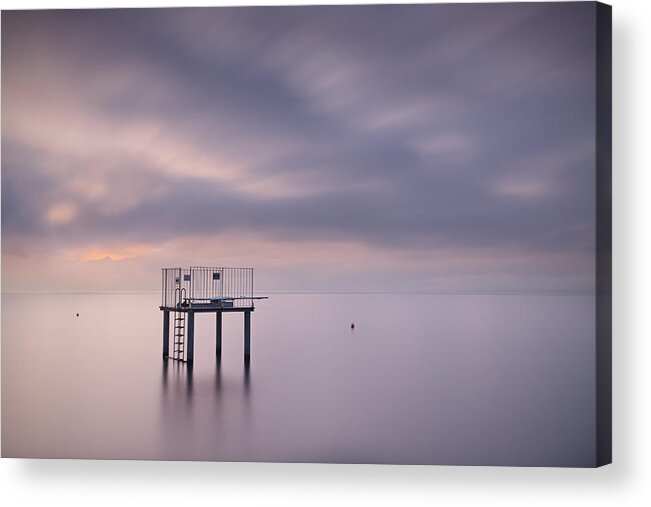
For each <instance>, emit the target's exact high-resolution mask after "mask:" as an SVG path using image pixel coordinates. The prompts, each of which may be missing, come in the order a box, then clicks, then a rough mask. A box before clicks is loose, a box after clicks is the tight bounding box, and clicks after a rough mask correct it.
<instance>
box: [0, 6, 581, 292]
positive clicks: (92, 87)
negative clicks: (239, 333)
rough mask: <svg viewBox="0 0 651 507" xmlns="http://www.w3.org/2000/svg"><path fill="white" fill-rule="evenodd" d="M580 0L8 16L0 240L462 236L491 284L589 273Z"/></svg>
mask: <svg viewBox="0 0 651 507" xmlns="http://www.w3.org/2000/svg"><path fill="white" fill-rule="evenodd" d="M592 9H593V7H592V6H590V5H588V4H586V5H581V4H557V5H554V4H550V5H534V4H496V5H492V6H481V7H480V6H477V5H472V6H466V5H461V4H459V5H434V6H381V7H380V6H371V7H361V6H357V7H310V8H290V7H288V8H237V9H227V8H218V9H174V10H166V9H160V10H137V11H131V10H129V11H127V10H120V9H117V10H104V11H33V12H10V13H5V15H4V16H3V30H2V33H3V41H2V42H3V54H2V62H3V63H2V65H3V69H2V71H3V72H2V75H3V78H2V79H3V83H2V85H3V86H2V102H3V124H2V151H3V162H2V227H3V228H2V233H3V238H2V239H3V255H7V254H10V253H16V252H21V253H23V254H27V255H28V256H29V255H30V253H31V254H33V255H35V256H37V255H40V252H43V251H44V249H45V247H46V246H47V248H49V249H52V251H57V252H60V253H61V254H60V255H61V258H66V259H68V260H70V259H72V261H74V262H81V261H82V260H84V259H86V260H88V259H99V258H109V259H114V260H119V259H123V260H124V259H138V258H141V257H143V258H151V255H152V252H158V253H157V254H156V255H164V252H165V251H166V250H165V249H166V247H165V245H170V244H171V243H170V242H172V243H173V242H175V241H177V240H179V238H185V237H193V238H204V241H205V242H206V244H210V245H212V244H213V243H214V242H216V241H217V239H216V238H228V237H229V235H230V236H235V235H238V236H241V235H243V234H244V235H249V236H250V237H254V238H256V239H255V241H254V240H250V242H251V244H253V243H255V244H256V245H258V248H259V249H260V251H261V252H264V251H265V249H264V247H263V246H261V245H262V243H261V242H263V241H267V242H272V241H283V242H286V243H287V244H288V245H294V249H293V250H292V249H291V248H287V249H286V250H283V252H285V254H284V255H286V257H285V259H286V260H288V262H286V264H289V265H291V264H292V263H293V260H292V259H294V258H295V257H296V258H298V257H299V256H300V257H301V258H306V257H310V256H309V255H306V253H305V251H306V250H305V248H307V247H308V246H309V247H310V248H312V247H313V248H317V249H321V248H322V247H321V246H318V245H321V244H327V245H331V246H332V248H335V249H336V248H337V247H336V245H340V246H341V251H345V252H348V253H349V259H353V258H354V259H363V258H369V257H371V253H369V252H374V254H373V255H377V256H383V255H384V254H383V253H382V252H400V255H398V256H397V257H396V258H397V259H398V258H404V259H411V258H414V257H419V258H420V257H423V258H427V257H428V256H435V255H437V254H436V252H442V251H445V252H447V253H446V255H445V256H444V258H445V259H446V262H447V263H448V266H449V267H450V270H452V265H453V264H454V263H453V259H454V258H455V256H456V257H457V258H461V257H464V258H469V257H474V255H469V254H468V252H470V251H475V252H481V255H484V256H489V257H490V259H491V261H490V262H486V263H482V264H481V265H482V266H483V268H482V269H485V270H486V279H490V280H492V282H491V283H497V282H496V281H495V280H496V279H497V278H499V276H502V277H506V276H507V275H506V273H508V269H506V268H508V266H509V263H508V262H507V259H510V258H516V257H517V258H518V259H521V261H518V262H522V265H523V266H525V265H526V262H527V259H529V261H528V262H529V263H530V266H531V270H529V272H527V270H526V269H522V270H521V271H520V272H519V273H518V276H517V277H516V278H517V280H519V281H517V280H514V279H512V278H513V277H510V279H511V281H510V282H509V283H510V284H515V285H517V284H519V285H521V286H528V285H530V284H537V285H544V283H543V282H541V278H540V277H539V276H536V277H534V276H533V275H532V274H531V272H532V270H534V269H543V271H544V273H546V274H547V276H548V277H550V279H554V280H556V281H558V280H560V279H561V278H562V277H559V276H558V274H559V273H564V274H565V275H567V273H568V269H569V268H570V267H571V268H572V269H575V268H576V269H577V270H578V271H580V272H581V273H582V274H581V276H579V277H578V278H580V279H581V281H580V282H579V281H577V280H576V279H572V280H571V281H568V282H567V284H569V285H572V286H575V285H576V286H578V285H581V286H582V287H583V286H586V284H587V285H589V283H590V282H589V280H590V277H591V275H592V272H591V271H590V264H589V262H588V261H589V259H590V256H591V255H592V254H593V251H594V250H593V238H594V202H593V195H594V146H593V142H592V141H591V140H592V136H593V132H594V92H593V90H592V88H591V86H590V83H592V79H593V76H594V59H593V56H594V55H593V47H592V45H593V36H594V26H593V25H592V24H591V20H592ZM351 244H355V245H356V247H355V248H351V247H350V246H349V245H351ZM134 245H146V246H145V247H142V248H140V247H138V248H136V247H135V246H134ZM345 245H347V246H345ZM329 248H330V247H329ZM70 251H72V252H73V253H72V254H71V253H70ZM292 251H293V252H295V253H294V254H292ZM161 252H163V253H161ZM218 252H219V249H216V250H215V254H218ZM299 252H301V253H299ZM453 252H456V254H455V253H453ZM104 253H106V255H103V254H104ZM188 255H189V256H198V255H199V253H197V252H195V251H193V252H189V253H188ZM261 255H263V254H261ZM70 256H71V257H70ZM543 257H544V258H545V259H546V260H545V261H544V262H542V261H540V259H541V258H543ZM550 259H554V262H548V261H549V260H550ZM157 260H161V261H162V259H160V258H159V257H157ZM72 261H71V262H72ZM493 261H494V262H493ZM314 262H315V265H316V264H319V266H321V268H324V266H325V265H326V264H328V262H327V260H326V259H322V258H319V259H315V261H314ZM341 262H342V259H337V261H336V262H335V261H334V260H333V261H332V266H335V265H336V264H338V265H341ZM351 262H352V261H351ZM353 264H356V261H355V262H353ZM512 264H513V263H511V265H512ZM356 265H357V264H356ZM438 266H439V267H438V268H435V267H434V266H433V265H432V266H429V267H428V268H427V269H429V270H430V271H431V272H434V271H436V272H437V273H438V272H439V271H440V269H441V268H440V266H441V264H439V265H438ZM500 266H502V268H500ZM581 266H585V268H581ZM382 268H383V269H384V266H382ZM503 268H504V269H503ZM278 269H280V268H278ZM332 269H334V270H335V271H336V269H335V268H334V267H333V268H332ZM358 269H359V268H358ZM378 269H379V268H378ZM454 272H455V273H456V275H457V276H461V275H460V272H459V271H454ZM498 273H501V275H499V276H498V275H497V274H498ZM493 275H494V276H493ZM437 276H438V275H437ZM541 276H542V275H541ZM496 277H497V278H496ZM534 278H535V280H534ZM459 280H461V279H460V278H459ZM568 280H569V279H568ZM586 280H587V282H586ZM460 283H461V282H460ZM554 283H557V282H554ZM558 284H559V286H561V285H563V282H558Z"/></svg>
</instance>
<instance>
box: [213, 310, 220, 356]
mask: <svg viewBox="0 0 651 507" xmlns="http://www.w3.org/2000/svg"><path fill="white" fill-rule="evenodd" d="M215 315H217V328H216V334H215V354H216V355H217V356H218V357H221V355H222V312H220V311H219V310H217V311H216V312H215Z"/></svg>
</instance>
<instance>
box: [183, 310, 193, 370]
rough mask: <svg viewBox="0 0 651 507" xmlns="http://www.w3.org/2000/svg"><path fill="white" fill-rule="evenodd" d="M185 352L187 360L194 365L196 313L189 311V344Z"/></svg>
mask: <svg viewBox="0 0 651 507" xmlns="http://www.w3.org/2000/svg"><path fill="white" fill-rule="evenodd" d="M187 347H188V348H187V349H186V351H185V360H186V361H187V362H188V363H189V364H192V363H193V362H194V312H193V311H191V310H189V311H188V343H187Z"/></svg>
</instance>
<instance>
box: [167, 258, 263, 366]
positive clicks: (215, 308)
mask: <svg viewBox="0 0 651 507" xmlns="http://www.w3.org/2000/svg"><path fill="white" fill-rule="evenodd" d="M162 287H163V288H162V304H161V306H160V309H161V311H162V312H163V358H165V359H167V358H171V359H174V360H177V361H186V362H187V363H189V364H192V363H193V361H194V318H195V314H197V313H214V314H215V320H216V327H215V353H216V355H217V356H218V357H220V356H221V350H222V316H223V314H224V313H233V312H241V313H243V314H244V360H245V361H247V362H248V360H249V359H250V357H251V312H252V311H254V310H255V307H254V304H253V301H254V300H256V299H267V298H266V297H261V296H254V295H253V268H206V267H191V268H163V286H162ZM170 314H172V315H173V316H174V322H173V328H172V329H173V337H174V341H173V343H172V346H173V348H172V351H171V352H172V353H171V355H170Z"/></svg>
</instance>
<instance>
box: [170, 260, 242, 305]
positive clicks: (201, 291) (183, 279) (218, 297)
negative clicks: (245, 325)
mask: <svg viewBox="0 0 651 507" xmlns="http://www.w3.org/2000/svg"><path fill="white" fill-rule="evenodd" d="M162 272H163V273H162V275H163V276H162V304H161V305H162V306H165V307H176V306H178V305H180V304H193V305H201V304H223V305H225V306H226V305H227V306H233V307H236V308H240V307H250V306H253V268H225V267H194V266H193V267H190V268H163V269H162ZM177 289H178V290H177ZM182 289H185V293H186V294H187V296H186V297H184V298H183V299H184V301H179V299H180V298H179V294H180V293H181V292H182Z"/></svg>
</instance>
